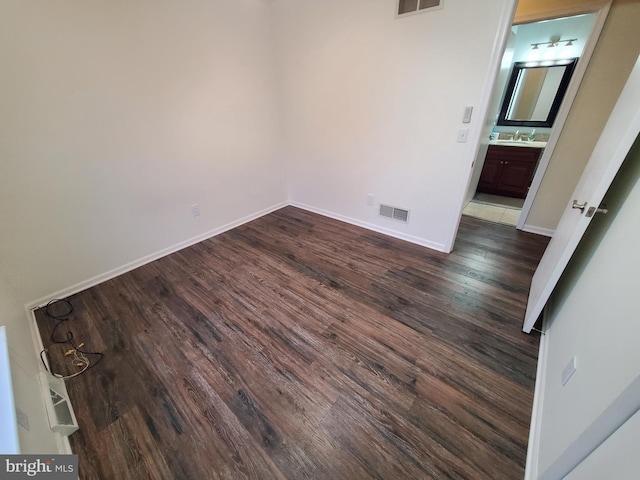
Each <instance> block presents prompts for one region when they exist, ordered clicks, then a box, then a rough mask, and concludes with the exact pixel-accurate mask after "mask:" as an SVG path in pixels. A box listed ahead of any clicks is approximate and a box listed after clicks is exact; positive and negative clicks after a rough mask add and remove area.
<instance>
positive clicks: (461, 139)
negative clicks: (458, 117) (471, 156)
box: [458, 128, 469, 143]
mask: <svg viewBox="0 0 640 480" xmlns="http://www.w3.org/2000/svg"><path fill="white" fill-rule="evenodd" d="M468 136H469V129H468V128H461V129H460V131H459V132H458V143H466V142H467V137H468Z"/></svg>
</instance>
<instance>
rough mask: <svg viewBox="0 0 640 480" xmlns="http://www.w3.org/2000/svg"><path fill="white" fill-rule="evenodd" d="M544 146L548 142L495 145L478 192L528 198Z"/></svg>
mask: <svg viewBox="0 0 640 480" xmlns="http://www.w3.org/2000/svg"><path fill="white" fill-rule="evenodd" d="M544 146H546V143H544V142H516V141H510V142H507V141H501V140H497V141H495V142H491V143H490V145H489V149H488V150H487V156H486V157H485V161H484V166H483V168H482V173H481V174H480V181H479V183H478V189H477V191H478V192H482V193H491V194H494V195H502V196H505V197H516V198H525V197H526V196H527V193H528V191H529V186H530V185H531V180H532V179H533V175H534V173H535V172H536V167H537V166H538V160H539V159H540V154H541V153H542V149H543V148H544Z"/></svg>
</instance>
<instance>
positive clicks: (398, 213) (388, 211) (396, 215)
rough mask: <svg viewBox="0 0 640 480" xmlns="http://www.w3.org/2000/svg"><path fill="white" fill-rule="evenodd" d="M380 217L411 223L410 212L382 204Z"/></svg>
mask: <svg viewBox="0 0 640 480" xmlns="http://www.w3.org/2000/svg"><path fill="white" fill-rule="evenodd" d="M380 216H381V217H386V218H391V219H393V220H398V221H400V222H404V223H407V222H408V221H409V210H405V209H404V208H396V207H392V206H390V205H382V204H380Z"/></svg>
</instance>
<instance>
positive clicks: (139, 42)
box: [0, 0, 287, 452]
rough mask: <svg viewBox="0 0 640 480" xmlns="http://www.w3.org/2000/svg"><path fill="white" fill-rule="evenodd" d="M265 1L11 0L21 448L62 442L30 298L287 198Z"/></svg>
mask: <svg viewBox="0 0 640 480" xmlns="http://www.w3.org/2000/svg"><path fill="white" fill-rule="evenodd" d="M268 8H269V6H268V5H267V4H266V3H264V2H261V1H258V0H234V1H232V2H228V1H222V0H185V1H180V2H176V1H172V0H153V1H151V0H138V1H136V2H130V1H124V0H112V1H104V2H83V1H77V0H29V1H1V2H0V65H2V68H1V71H0V111H1V112H2V115H0V278H1V279H2V284H1V285H0V287H2V288H0V324H7V325H8V328H9V341H10V343H11V359H12V367H13V376H14V384H15V388H16V403H17V405H18V407H19V408H21V409H23V410H24V411H25V413H27V414H28V415H29V417H30V419H31V428H32V431H31V432H30V433H25V431H24V430H22V429H20V433H21V441H22V443H23V445H22V447H23V451H27V452H29V451H31V452H34V451H40V452H43V451H49V450H50V448H49V447H51V445H52V444H51V442H50V440H51V439H50V438H46V437H45V435H44V434H42V435H40V433H41V432H46V431H47V430H46V428H45V430H42V428H41V427H42V426H43V421H42V420H43V419H42V416H41V415H39V414H38V409H41V408H42V405H41V404H40V403H39V402H38V401H37V399H38V397H39V391H38V390H37V389H38V388H39V387H38V385H37V383H36V382H35V375H36V373H37V369H38V366H37V359H36V355H35V353H34V348H33V343H32V341H31V337H30V334H29V326H28V323H27V322H28V320H27V318H26V314H25V311H24V307H23V306H24V305H25V304H26V303H29V302H33V301H35V300H37V299H40V298H41V297H46V296H49V295H51V294H52V293H54V292H56V291H58V290H64V289H68V288H70V287H72V286H73V285H74V284H76V283H78V282H80V283H82V282H85V281H87V280H88V279H91V278H92V277H94V276H97V275H102V274H105V272H109V271H111V270H112V269H118V268H120V267H122V266H123V265H126V264H128V263H129V262H135V261H136V260H138V259H140V258H142V257H145V256H148V255H153V254H154V253H155V252H158V251H161V250H163V249H166V248H169V247H171V246H173V245H175V244H179V243H180V242H185V241H188V240H189V239H191V238H194V237H197V236H200V235H204V234H206V232H211V231H214V230H216V229H219V228H221V227H223V226H225V225H227V224H229V223H230V222H234V221H237V220H238V219H242V218H245V217H247V216H251V215H254V214H257V213H260V212H264V211H265V210H268V209H270V208H272V207H274V206H276V205H279V204H281V203H283V202H286V199H287V192H286V179H285V176H284V172H285V170H284V168H283V167H284V164H283V163H282V162H281V161H280V160H279V157H278V154H277V146H278V142H279V139H280V131H279V128H280V125H279V121H278V115H279V111H278V103H277V102H278V98H277V89H276V84H275V82H276V75H275V68H276V66H275V62H274V56H273V49H272V45H273V42H272V37H271V34H272V32H271V27H270V23H269V16H268V15H267V13H266V9H268ZM194 203H198V204H199V205H200V209H201V216H199V217H196V218H193V217H192V216H191V214H190V210H189V207H190V205H192V204H194ZM40 413H42V412H40Z"/></svg>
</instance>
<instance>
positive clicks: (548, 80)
mask: <svg viewBox="0 0 640 480" xmlns="http://www.w3.org/2000/svg"><path fill="white" fill-rule="evenodd" d="M576 63H578V59H577V58H571V59H568V60H548V61H540V62H516V63H514V64H513V71H512V72H511V77H510V79H509V83H508V84H507V90H506V92H505V96H504V100H503V101H502V107H501V108H500V114H499V115H498V122H497V124H498V125H503V126H514V127H516V126H517V127H521V126H522V127H548V128H551V127H552V126H553V122H554V120H555V119H556V115H557V114H558V109H559V108H560V104H561V103H562V99H563V98H564V94H565V93H566V91H567V87H568V86H569V81H570V80H571V75H573V71H574V70H575V67H576Z"/></svg>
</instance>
